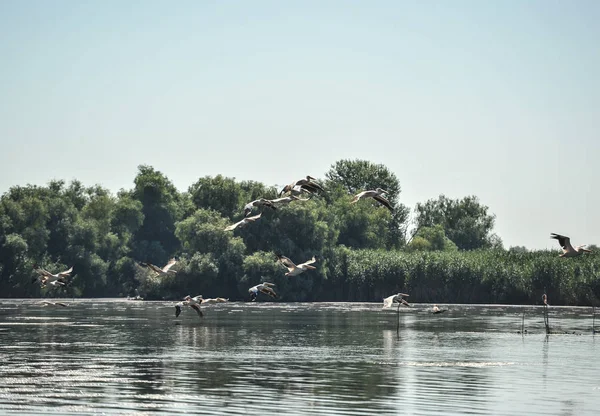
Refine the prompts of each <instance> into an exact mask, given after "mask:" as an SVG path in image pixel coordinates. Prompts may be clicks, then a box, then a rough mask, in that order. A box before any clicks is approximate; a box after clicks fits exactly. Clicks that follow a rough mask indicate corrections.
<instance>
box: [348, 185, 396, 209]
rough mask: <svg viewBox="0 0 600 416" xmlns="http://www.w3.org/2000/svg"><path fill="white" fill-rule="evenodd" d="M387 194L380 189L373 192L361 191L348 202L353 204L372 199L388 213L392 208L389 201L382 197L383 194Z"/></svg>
mask: <svg viewBox="0 0 600 416" xmlns="http://www.w3.org/2000/svg"><path fill="white" fill-rule="evenodd" d="M387 193H389V192H388V191H386V190H384V189H381V188H377V189H375V190H374V191H362V192H360V193H358V194H356V195H354V198H352V201H350V203H351V204H355V203H357V202H358V201H359V200H361V199H364V198H373V199H374V200H375V201H377V202H379V203H380V204H381V205H383V206H384V207H386V208H387V209H389V210H390V211H393V210H394V208H393V207H392V204H390V201H388V200H387V199H385V198H384V197H383V196H382V195H383V194H387Z"/></svg>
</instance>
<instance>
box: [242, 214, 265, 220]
mask: <svg viewBox="0 0 600 416" xmlns="http://www.w3.org/2000/svg"><path fill="white" fill-rule="evenodd" d="M261 215H262V213H260V214H258V215H254V216H252V217H246V218H245V219H246V221H256V220H257V219H259V218H260V216H261Z"/></svg>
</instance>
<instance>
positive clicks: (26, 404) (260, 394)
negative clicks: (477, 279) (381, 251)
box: [0, 299, 600, 416]
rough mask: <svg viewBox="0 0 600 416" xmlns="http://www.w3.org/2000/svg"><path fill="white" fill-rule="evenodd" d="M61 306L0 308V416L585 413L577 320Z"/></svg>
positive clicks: (587, 338)
mask: <svg viewBox="0 0 600 416" xmlns="http://www.w3.org/2000/svg"><path fill="white" fill-rule="evenodd" d="M65 302H68V303H69V306H68V307H66V308H62V307H57V306H44V305H42V304H40V303H39V301H37V300H24V301H23V300H0V363H1V366H0V414H110V415H112V414H260V415H269V414H271V415H272V414H280V415H301V414H327V415H367V414H377V415H386V414H392V415H393V414H414V415H434V414H435V415H437V414H444V415H453V414H454V415H463V414H483V415H509V414H510V415H511V416H512V415H515V414H520V415H521V414H522V415H597V414H599V413H598V412H600V372H599V370H600V366H599V365H598V363H597V361H598V358H597V357H598V354H599V353H600V348H599V346H598V343H599V342H600V339H599V337H598V335H596V336H594V335H592V330H591V328H592V310H591V308H561V307H552V308H551V311H550V324H551V326H552V328H553V330H556V331H557V332H561V333H559V334H552V335H550V336H548V337H547V336H546V335H545V333H544V327H543V318H542V313H541V308H534V307H507V306H496V305H493V306H492V305H449V306H444V307H448V308H449V310H448V311H447V312H445V313H443V314H439V315H432V314H430V313H429V309H430V307H431V305H415V306H414V307H413V308H410V309H408V308H405V309H401V310H400V313H399V315H397V312H396V309H390V310H382V309H381V304H379V303H378V304H375V303H313V304H302V303H295V304H277V303H227V304H219V305H210V306H207V307H203V310H204V313H205V317H204V318H203V319H200V318H198V316H197V315H196V314H195V312H194V311H193V310H191V309H189V308H186V309H184V310H183V312H182V314H181V315H180V316H179V318H177V319H176V318H175V313H174V312H175V310H174V309H175V308H174V306H173V305H174V303H173V302H139V301H127V300H104V299H102V300H99V299H91V300H75V301H72V300H66V301H65ZM523 313H525V329H526V330H527V331H528V333H527V334H525V335H521V334H520V333H518V331H520V329H521V321H522V316H523ZM599 318H600V316H599ZM398 319H399V322H400V325H399V331H397V330H396V329H397V324H398ZM598 323H599V324H600V322H598Z"/></svg>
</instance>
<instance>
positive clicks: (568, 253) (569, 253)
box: [550, 233, 592, 257]
mask: <svg viewBox="0 0 600 416" xmlns="http://www.w3.org/2000/svg"><path fill="white" fill-rule="evenodd" d="M550 238H554V239H555V240H558V244H560V246H561V247H562V249H563V253H562V254H561V255H559V257H576V256H580V255H582V254H583V253H591V252H592V251H591V250H588V249H586V248H584V247H586V246H587V244H582V245H580V246H577V247H575V248H573V246H572V245H571V239H570V238H569V237H567V236H564V235H560V234H555V233H550Z"/></svg>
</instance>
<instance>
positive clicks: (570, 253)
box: [33, 176, 591, 317]
mask: <svg viewBox="0 0 600 416" xmlns="http://www.w3.org/2000/svg"><path fill="white" fill-rule="evenodd" d="M324 191H325V190H324V189H323V187H322V186H321V185H320V184H318V183H317V182H316V179H315V178H313V177H311V176H307V177H306V178H303V179H300V180H297V181H295V182H292V183H291V184H289V185H286V186H285V187H284V188H283V189H282V190H281V192H280V193H279V197H280V198H277V199H264V198H260V199H257V200H255V201H252V202H249V203H248V204H246V205H245V206H244V218H243V219H242V220H241V221H238V222H236V223H235V224H232V225H230V226H228V227H226V228H225V231H232V230H235V229H236V228H240V227H244V226H246V225H248V224H251V223H253V222H254V221H257V220H258V219H260V217H261V215H262V213H259V214H257V215H254V216H251V215H250V214H252V212H253V210H254V208H256V207H267V208H270V209H273V210H275V209H277V207H278V206H281V205H286V204H289V203H291V202H292V201H308V200H309V199H302V198H299V195H302V194H305V195H309V196H311V197H312V196H313V195H317V194H319V193H320V192H324ZM386 193H388V192H387V191H385V190H384V189H381V188H376V189H375V190H370V191H363V192H360V193H358V194H356V195H354V198H352V200H351V201H350V203H351V204H354V203H356V202H358V201H359V200H361V199H364V198H373V199H374V200H375V201H377V202H378V203H380V204H381V205H383V206H384V207H386V208H388V209H389V210H390V211H393V207H392V205H391V204H390V202H389V201H388V200H387V199H386V198H385V197H384V196H383V195H384V194H386ZM284 194H287V196H282V195H284ZM550 238H553V239H556V240H558V243H559V244H560V246H561V248H562V250H563V252H562V254H560V257H575V256H579V255H581V254H583V253H591V251H590V250H588V249H586V248H585V247H586V246H587V245H580V246H576V247H573V246H572V245H571V241H570V238H569V237H566V236H564V235H560V234H555V233H551V235H550ZM277 258H278V260H279V262H280V263H281V264H282V265H283V266H285V267H286V268H287V270H288V272H287V273H286V274H285V275H286V276H289V277H292V276H297V275H299V274H301V273H304V272H305V271H308V270H314V269H316V267H315V266H313V264H314V263H316V262H317V259H316V258H315V257H314V256H313V257H312V259H310V260H308V261H305V262H304V263H301V264H298V265H296V264H295V263H294V262H293V261H292V260H290V259H289V258H288V257H285V256H282V255H279V254H278V255H277ZM175 263H177V261H176V260H175V259H171V260H169V261H168V262H167V264H166V265H165V266H164V267H162V268H160V267H158V266H155V265H154V264H151V263H140V264H141V265H142V266H145V267H147V268H148V269H150V270H151V271H153V272H154V273H155V276H166V275H169V274H176V273H177V272H176V271H175V270H172V267H173V266H174V265H175ZM34 269H35V271H36V272H37V273H38V277H36V278H35V279H34V280H33V282H35V281H38V280H39V282H40V284H41V287H42V288H45V287H47V286H48V285H52V286H55V287H58V286H65V285H66V284H67V283H68V282H67V279H68V278H69V277H71V273H72V272H73V267H71V268H70V269H68V270H65V271H63V272H60V273H56V274H52V273H50V272H49V271H48V270H46V269H44V268H41V267H36V266H34ZM273 286H275V284H274V283H269V282H263V283H260V284H258V285H255V286H252V287H251V288H249V289H248V292H249V294H250V300H251V301H252V302H253V301H255V300H256V299H257V297H258V293H259V292H260V293H263V294H265V295H267V296H270V297H272V298H276V297H277V294H276V293H275V290H273ZM408 296H409V295H407V294H405V293H397V294H395V295H392V296H389V297H387V298H385V299H383V307H384V308H389V307H391V306H392V305H393V304H398V308H399V307H400V306H401V305H405V306H410V304H409V303H408V302H407V301H406V300H404V297H408ZM134 299H141V298H140V297H139V296H137V297H136V298H134ZM228 300H229V299H226V298H211V299H204V298H203V297H202V295H198V296H195V297H191V296H189V295H188V296H186V297H185V298H184V299H183V300H182V301H181V302H178V303H177V304H176V305H175V317H178V316H179V315H180V314H181V310H182V307H184V306H189V307H190V308H192V309H194V310H195V311H196V312H197V313H198V315H199V316H200V317H202V316H203V313H202V311H201V310H200V305H202V304H211V303H222V302H227V301H228ZM44 304H47V305H53V306H67V305H66V304H65V303H61V302H48V301H44ZM431 312H432V313H442V312H445V309H440V308H439V307H438V306H437V305H434V307H433V309H432V311H431Z"/></svg>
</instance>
